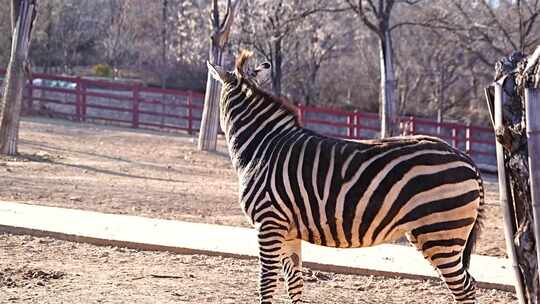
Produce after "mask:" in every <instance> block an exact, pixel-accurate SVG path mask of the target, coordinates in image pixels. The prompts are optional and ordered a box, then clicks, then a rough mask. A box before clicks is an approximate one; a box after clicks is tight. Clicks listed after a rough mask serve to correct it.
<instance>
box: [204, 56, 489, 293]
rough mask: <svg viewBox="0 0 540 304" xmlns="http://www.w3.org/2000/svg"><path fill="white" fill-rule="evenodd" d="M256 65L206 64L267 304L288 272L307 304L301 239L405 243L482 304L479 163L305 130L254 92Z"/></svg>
mask: <svg viewBox="0 0 540 304" xmlns="http://www.w3.org/2000/svg"><path fill="white" fill-rule="evenodd" d="M250 57H252V53H251V52H249V51H245V50H244V51H242V52H241V53H240V55H239V56H238V57H237V58H236V63H235V69H234V71H228V70H225V69H224V68H223V67H221V66H219V65H213V64H211V63H209V62H208V63H207V65H208V69H209V73H210V74H211V75H212V76H213V77H214V78H215V79H217V80H219V82H221V85H222V88H221V96H220V101H219V106H220V125H221V127H222V130H223V132H224V134H225V139H226V142H227V146H228V150H229V154H230V157H231V161H232V166H233V168H234V170H235V171H236V172H237V174H238V178H239V201H240V205H241V207H242V210H243V212H244V213H245V215H246V216H247V218H248V219H249V221H250V224H251V225H252V226H253V227H254V228H255V229H256V231H257V238H258V245H259V266H260V281H259V301H260V303H261V304H271V303H272V298H273V296H274V294H275V290H276V287H277V282H278V279H279V275H280V273H283V274H284V277H285V284H286V289H287V292H288V295H289V298H290V300H291V302H292V303H294V304H296V303H300V302H301V295H302V291H303V285H304V283H303V278H302V254H301V241H302V240H303V241H307V242H310V243H313V244H316V245H322V246H327V247H336V248H360V247H367V246H374V245H378V244H381V243H386V242H392V241H395V240H397V239H398V238H400V237H401V236H403V235H405V236H406V237H407V239H408V240H409V242H410V243H412V244H413V245H414V246H416V248H417V249H418V250H419V251H421V253H422V254H423V255H424V257H425V258H426V259H427V260H428V261H429V262H430V263H431V264H432V265H433V266H434V267H435V268H436V270H437V271H438V273H439V275H440V277H441V278H442V280H443V281H444V282H445V284H446V286H447V287H448V289H449V290H450V292H451V293H452V295H453V299H454V303H460V304H468V303H476V298H475V289H476V287H475V281H474V279H473V277H472V276H471V275H470V274H469V273H468V271H467V270H468V267H469V262H470V256H471V252H472V250H473V247H474V244H475V241H476V238H477V235H478V234H479V232H480V228H481V218H482V210H483V209H482V205H483V203H484V190H483V184H482V179H481V177H480V174H479V170H478V169H477V167H476V166H475V164H474V163H473V161H472V160H471V158H470V157H468V156H467V155H466V154H465V153H463V152H461V151H459V150H457V149H455V148H453V147H451V146H450V145H448V144H447V143H446V142H444V141H443V140H441V139H438V138H435V137H429V136H403V137H394V138H388V139H380V140H366V141H347V140H341V139H336V138H332V137H327V136H323V135H320V134H318V133H316V132H314V131H311V130H308V129H305V128H303V127H302V126H301V124H300V122H299V119H298V115H297V111H295V106H293V105H292V104H290V103H288V102H287V101H286V100H284V99H283V98H280V97H276V96H274V95H272V94H270V93H268V92H267V91H265V90H263V89H261V88H260V87H259V86H258V82H257V80H256V78H255V76H256V74H257V72H258V71H259V70H260V68H258V69H255V70H254V71H252V72H250V73H247V72H245V71H244V70H245V69H246V62H247V61H248V60H249V58H250ZM265 67H266V68H267V67H268V65H266V66H265ZM265 67H263V68H265Z"/></svg>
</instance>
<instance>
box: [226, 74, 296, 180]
mask: <svg viewBox="0 0 540 304" xmlns="http://www.w3.org/2000/svg"><path fill="white" fill-rule="evenodd" d="M220 116H221V126H222V128H223V131H224V132H225V137H226V140H227V145H228V148H229V154H230V156H231V160H232V163H233V166H234V168H235V169H236V170H237V171H238V173H239V174H240V175H244V174H246V173H247V171H250V169H252V168H254V167H257V165H260V164H261V160H264V159H265V158H267V157H269V155H270V153H271V150H272V148H273V144H275V143H276V139H278V138H279V137H280V136H283V135H285V134H288V133H290V132H295V131H299V129H300V128H301V127H300V126H299V125H298V124H297V122H296V116H295V115H294V113H291V112H290V111H289V110H288V109H286V108H285V107H283V105H281V104H280V103H279V102H276V100H274V99H273V98H271V97H269V96H268V95H267V94H261V93H260V92H259V91H257V90H253V89H252V88H250V86H249V85H247V84H239V85H237V86H236V88H234V87H233V88H232V89H231V90H229V91H228V92H226V93H225V94H224V95H223V96H222V103H221V115H220Z"/></svg>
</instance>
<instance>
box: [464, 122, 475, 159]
mask: <svg viewBox="0 0 540 304" xmlns="http://www.w3.org/2000/svg"><path fill="white" fill-rule="evenodd" d="M471 141H472V140H471V126H470V125H467V127H465V153H467V154H469V155H472V152H473V151H472V149H471V144H472V142H471Z"/></svg>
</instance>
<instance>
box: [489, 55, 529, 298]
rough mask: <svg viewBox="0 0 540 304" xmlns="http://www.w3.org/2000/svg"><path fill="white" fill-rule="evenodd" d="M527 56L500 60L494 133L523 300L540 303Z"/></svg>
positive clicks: (514, 56) (497, 67)
mask: <svg viewBox="0 0 540 304" xmlns="http://www.w3.org/2000/svg"><path fill="white" fill-rule="evenodd" d="M526 64H527V57H526V56H525V55H523V54H521V53H514V54H512V55H511V56H509V57H507V58H503V59H502V60H500V61H499V62H498V63H497V65H496V67H495V70H496V79H501V78H502V77H505V76H506V79H505V80H504V83H503V91H504V93H503V94H504V95H505V96H503V97H504V98H503V105H502V106H503V125H504V128H502V129H498V130H496V137H497V141H499V142H500V143H501V144H502V145H503V146H504V161H505V168H506V173H507V176H508V181H507V185H508V188H509V189H510V192H509V193H511V199H510V201H511V202H512V206H513V209H514V216H515V218H514V223H515V225H516V233H515V235H514V238H513V242H514V244H515V246H516V255H517V258H518V261H517V262H518V264H519V268H520V271H521V275H522V278H523V282H524V285H525V286H524V287H525V296H526V301H527V303H529V304H533V303H534V304H537V303H539V300H540V288H539V281H538V260H537V255H536V248H535V244H536V242H535V234H534V220H533V209H532V200H531V189H530V186H529V162H528V156H529V155H528V147H527V134H526V121H525V106H524V105H525V103H524V98H525V94H524V89H525V87H524V81H523V80H524V79H526V78H527V77H526V75H525V74H526V71H525V70H524V67H525V66H526Z"/></svg>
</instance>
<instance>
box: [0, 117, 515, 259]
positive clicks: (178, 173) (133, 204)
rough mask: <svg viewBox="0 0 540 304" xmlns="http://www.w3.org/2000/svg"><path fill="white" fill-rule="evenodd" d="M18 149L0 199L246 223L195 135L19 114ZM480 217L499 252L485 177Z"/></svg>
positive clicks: (224, 158) (224, 170)
mask: <svg viewBox="0 0 540 304" xmlns="http://www.w3.org/2000/svg"><path fill="white" fill-rule="evenodd" d="M20 137H21V139H20V146H19V150H20V152H21V153H22V154H23V155H24V156H26V159H24V158H23V159H5V158H4V159H0V181H1V185H0V200H9V201H20V202H31V203H32V204H40V205H48V206H59V207H67V208H77V209H84V210H93V211H100V212H107V213H116V214H131V215H140V216H147V217H153V218H162V219H176V220H185V221H193V222H204V223H213V224H225V225H233V226H248V223H247V221H246V219H245V217H244V215H243V213H242V211H241V209H240V206H239V204H238V201H237V191H236V190H237V180H236V175H235V172H234V171H233V170H232V168H231V165H230V160H229V157H228V154H227V150H226V147H225V143H224V142H223V140H220V141H219V144H218V151H219V152H218V153H199V152H197V151H196V144H195V143H196V138H194V137H192V136H188V135H186V134H181V133H170V134H168V133H163V132H154V131H147V130H134V129H128V128H119V127H111V126H103V125H96V124H88V123H86V124H80V123H73V122H69V121H65V120H52V119H44V118H26V119H25V120H24V121H23V123H22V125H21V132H20ZM484 179H485V184H486V190H487V193H486V195H487V202H486V220H485V223H484V230H483V233H482V236H481V238H480V240H479V242H478V245H477V251H476V252H477V253H480V254H486V255H493V256H503V255H505V245H504V231H503V226H502V216H501V212H500V208H499V206H498V190H497V188H498V186H497V184H496V178H495V177H494V176H486V177H485V178H484Z"/></svg>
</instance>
